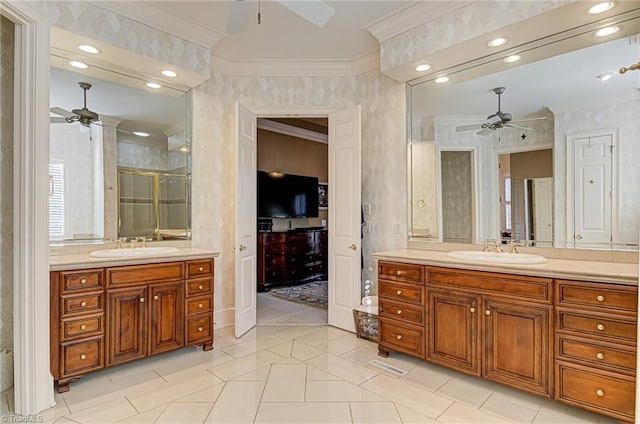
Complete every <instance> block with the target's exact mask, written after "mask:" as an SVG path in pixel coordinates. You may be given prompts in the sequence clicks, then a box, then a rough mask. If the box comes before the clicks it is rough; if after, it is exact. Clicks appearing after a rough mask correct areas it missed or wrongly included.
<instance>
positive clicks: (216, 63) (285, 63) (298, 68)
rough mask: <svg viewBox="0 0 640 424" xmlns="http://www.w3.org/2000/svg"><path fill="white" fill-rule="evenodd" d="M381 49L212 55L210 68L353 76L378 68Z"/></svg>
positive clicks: (252, 72) (248, 73) (226, 71)
mask: <svg viewBox="0 0 640 424" xmlns="http://www.w3.org/2000/svg"><path fill="white" fill-rule="evenodd" d="M379 62H380V61H379V53H378V52H373V53H369V54H366V55H364V56H361V57H359V58H356V59H354V60H325V61H323V60H317V61H316V60H305V61H302V60H277V61H266V60H238V61H236V60H230V59H226V58H224V57H220V56H216V55H212V56H211V70H212V71H213V72H219V73H222V74H224V75H229V76H256V77H353V76H356V75H359V74H361V73H363V72H367V71H370V70H372V69H378V68H379Z"/></svg>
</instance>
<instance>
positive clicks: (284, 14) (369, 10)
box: [144, 0, 419, 61]
mask: <svg viewBox="0 0 640 424" xmlns="http://www.w3.org/2000/svg"><path fill="white" fill-rule="evenodd" d="M233 1H238V0H217V1H154V2H145V3H144V4H145V5H146V6H148V7H150V8H155V9H160V10H162V11H164V12H168V13H170V14H172V15H174V16H177V17H180V18H182V19H183V20H185V21H187V22H190V23H192V24H193V25H194V26H197V27H200V28H204V29H206V30H208V31H213V32H215V33H217V34H219V35H220V36H222V39H221V40H220V41H219V42H218V43H217V44H215V45H214V46H213V48H212V52H213V54H214V55H216V56H219V57H222V58H225V59H228V60H233V61H247V60H253V61H256V60H293V61H296V60H299V61H314V60H315V61H319V60H323V61H324V60H353V59H357V58H360V57H362V56H364V55H367V54H370V53H374V52H377V51H378V42H377V40H376V39H375V37H373V36H372V35H371V33H370V32H369V31H368V30H367V29H366V28H367V27H368V26H369V25H371V24H373V23H375V22H377V21H379V20H381V19H383V18H385V17H387V16H389V15H391V14H394V13H397V12H399V11H401V10H402V9H404V8H406V7H408V6H410V5H412V4H414V3H419V1H407V0H368V1H364V0H356V1H353V0H338V1H325V3H326V4H328V5H329V6H331V7H333V8H334V9H335V13H334V15H333V17H332V18H331V19H330V20H329V22H328V23H327V25H326V26H325V27H324V28H318V27H316V26H315V25H313V24H312V23H310V22H308V21H306V20H305V19H303V18H301V17H300V16H298V15H297V14H295V13H293V12H291V11H290V10H288V9H287V8H285V7H283V6H282V5H281V4H279V2H278V1H276V0H261V1H260V9H261V16H262V23H261V24H260V25H258V23H257V10H258V1H255V0H243V1H247V2H250V3H252V4H251V10H252V12H251V14H250V18H249V26H248V30H247V32H246V33H243V34H226V24H227V15H228V11H229V5H230V3H232V2H233Z"/></svg>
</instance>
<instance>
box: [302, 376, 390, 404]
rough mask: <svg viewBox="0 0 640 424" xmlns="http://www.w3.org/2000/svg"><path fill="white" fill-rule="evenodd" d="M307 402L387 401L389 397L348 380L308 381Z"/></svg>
mask: <svg viewBox="0 0 640 424" xmlns="http://www.w3.org/2000/svg"><path fill="white" fill-rule="evenodd" d="M305 400H306V401H307V402H385V401H388V399H385V398H383V397H380V396H378V395H376V394H374V393H371V392H369V391H367V390H364V389H361V388H360V387H358V386H356V385H355V384H351V383H349V382H347V381H308V382H307V394H306V398H305Z"/></svg>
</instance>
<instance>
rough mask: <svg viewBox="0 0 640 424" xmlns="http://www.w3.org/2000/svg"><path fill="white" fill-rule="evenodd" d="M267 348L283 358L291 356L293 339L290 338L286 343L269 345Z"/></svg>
mask: <svg viewBox="0 0 640 424" xmlns="http://www.w3.org/2000/svg"><path fill="white" fill-rule="evenodd" d="M267 350H269V351H270V352H273V353H275V354H276V355H280V356H282V357H283V358H288V357H289V356H291V351H292V350H293V341H292V340H291V341H288V342H286V343H282V344H279V345H276V346H271V347H270V348H268V349H267Z"/></svg>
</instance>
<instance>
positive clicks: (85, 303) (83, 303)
mask: <svg viewBox="0 0 640 424" xmlns="http://www.w3.org/2000/svg"><path fill="white" fill-rule="evenodd" d="M80 306H82V307H83V308H84V307H85V306H87V302H85V301H84V300H83V301H82V302H80Z"/></svg>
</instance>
